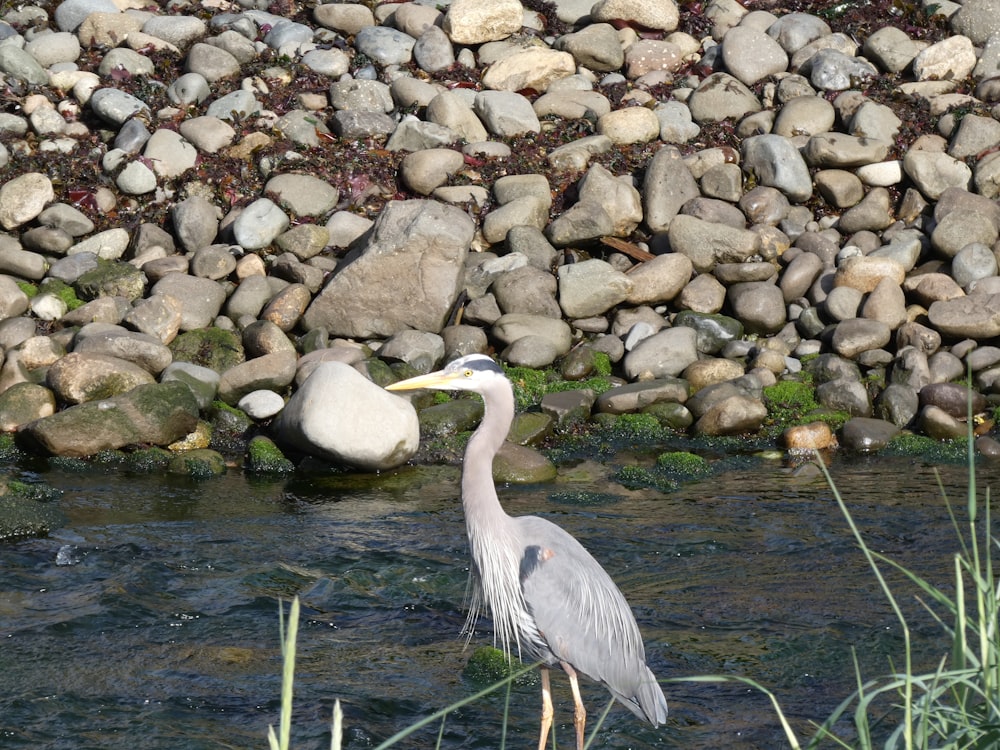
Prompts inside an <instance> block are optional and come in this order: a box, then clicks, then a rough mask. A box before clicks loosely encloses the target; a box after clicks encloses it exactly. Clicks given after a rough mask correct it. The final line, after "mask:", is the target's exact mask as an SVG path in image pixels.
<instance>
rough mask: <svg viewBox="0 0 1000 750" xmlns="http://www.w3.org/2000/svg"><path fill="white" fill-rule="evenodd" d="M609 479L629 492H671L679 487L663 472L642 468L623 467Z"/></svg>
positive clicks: (676, 482)
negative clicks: (642, 490)
mask: <svg viewBox="0 0 1000 750" xmlns="http://www.w3.org/2000/svg"><path fill="white" fill-rule="evenodd" d="M611 478H612V479H613V480H614V481H615V482H618V484H620V485H622V486H623V487H626V488H628V489H630V490H641V489H654V490H659V491H660V492H673V491H675V490H676V489H677V488H678V487H680V482H678V481H676V480H675V479H671V478H670V477H668V476H666V474H665V473H664V472H663V471H660V470H658V469H647V468H644V467H642V466H623V467H621V468H620V469H618V471H616V472H615V473H614V474H613V475H612V477H611Z"/></svg>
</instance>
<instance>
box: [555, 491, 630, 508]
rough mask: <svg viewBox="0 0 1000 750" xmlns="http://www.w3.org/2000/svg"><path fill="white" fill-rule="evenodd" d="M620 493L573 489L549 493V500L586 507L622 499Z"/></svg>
mask: <svg viewBox="0 0 1000 750" xmlns="http://www.w3.org/2000/svg"><path fill="white" fill-rule="evenodd" d="M621 499H622V498H621V496H620V495H613V494H611V493H610V492H591V491H588V490H571V491H567V492H553V493H552V494H551V495H549V501H550V502H553V503H558V504H560V505H574V506H577V507H581V508H586V507H589V506H592V505H611V504H612V503H617V502H619V501H620V500H621Z"/></svg>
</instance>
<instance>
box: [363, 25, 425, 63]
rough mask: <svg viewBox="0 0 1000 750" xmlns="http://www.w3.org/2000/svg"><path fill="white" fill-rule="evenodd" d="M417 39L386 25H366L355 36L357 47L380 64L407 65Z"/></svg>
mask: <svg viewBox="0 0 1000 750" xmlns="http://www.w3.org/2000/svg"><path fill="white" fill-rule="evenodd" d="M416 42H417V40H416V39H414V38H413V37H412V36H410V35H409V34H404V33H403V32H402V31H399V30H397V29H391V28H387V27H385V26H365V27H364V28H363V29H361V30H360V31H359V32H358V34H357V36H356V37H355V38H354V44H355V47H356V48H357V49H358V51H359V52H361V53H362V54H364V55H367V56H368V57H369V58H371V59H372V60H375V61H376V62H377V63H378V64H379V65H382V66H385V65H405V64H406V63H408V62H410V60H411V58H412V56H413V46H414V45H415V44H416Z"/></svg>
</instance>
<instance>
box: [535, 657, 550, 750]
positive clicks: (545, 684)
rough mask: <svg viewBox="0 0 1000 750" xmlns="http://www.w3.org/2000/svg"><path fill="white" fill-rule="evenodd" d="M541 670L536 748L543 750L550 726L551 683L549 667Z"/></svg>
mask: <svg viewBox="0 0 1000 750" xmlns="http://www.w3.org/2000/svg"><path fill="white" fill-rule="evenodd" d="M541 672H542V730H541V734H539V736H538V750H545V743H546V741H548V739H549V730H550V729H551V728H552V685H551V684H550V682H549V668H548V667H541Z"/></svg>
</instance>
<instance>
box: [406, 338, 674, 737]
mask: <svg viewBox="0 0 1000 750" xmlns="http://www.w3.org/2000/svg"><path fill="white" fill-rule="evenodd" d="M388 388H389V390H393V391H402V390H413V389H417V388H431V389H434V390H455V391H473V392H474V393H478V394H479V395H480V396H482V397H483V402H484V405H485V413H484V415H483V420H482V422H481V423H480V425H479V427H478V429H476V431H475V432H474V433H473V434H472V437H471V438H470V439H469V444H468V446H467V447H466V449H465V461H464V463H463V467H462V506H463V509H464V511H465V521H466V531H467V533H468V537H469V547H470V551H471V553H472V566H471V572H472V579H473V580H472V583H473V586H472V599H471V603H470V609H469V617H468V620H467V621H466V632H468V633H470V634H471V632H472V628H473V627H474V625H475V623H476V619H477V618H478V616H479V614H480V612H481V611H482V609H483V607H484V606H486V607H488V608H489V610H490V612H491V614H492V616H493V623H494V632H495V635H496V637H497V638H498V639H499V641H500V644H501V646H502V647H503V649H504V651H505V652H506V653H507V654H508V655H509V654H511V653H512V647H513V648H516V649H517V652H518V655H519V656H520V655H526V656H527V657H529V658H530V659H531V660H535V661H539V662H541V663H542V668H541V675H542V726H541V735H540V738H539V741H538V747H539V750H544V748H545V743H546V739H547V738H548V733H549V729H550V727H551V726H552V714H553V711H552V694H551V688H550V683H549V669H548V668H549V667H553V666H556V665H557V664H558V665H559V666H561V667H562V668H563V669H564V670H565V671H566V674H567V675H569V684H570V688H571V690H572V691H573V702H574V704H575V711H574V721H573V723H574V725H575V727H576V746H577V750H582V748H583V737H584V725H585V723H586V719H587V712H586V709H585V708H584V706H583V701H582V699H581V698H580V688H579V685H578V682H577V673H581V674H584V675H586V676H587V677H590V678H591V679H593V680H595V681H597V682H600V683H603V684H604V685H605V686H606V687H607V688H608V690H610V691H611V694H612V695H613V696H614V697H615V698H617V699H618V700H619V701H621V702H622V703H623V704H624V705H625V706H626V707H627V708H628V709H629V710H631V711H632V712H633V713H634V714H636V715H637V716H638V717H639V718H642V719H646V720H647V721H649V722H650V723H652V725H653V726H659V725H660V724H661V723H663V722H664V721H666V719H667V701H666V698H664V697H663V690H662V689H661V688H660V686H659V684H658V683H657V681H656V677H655V675H653V673H652V672H651V671H650V669H649V667H647V666H646V655H645V649H644V648H643V644H642V636H641V635H640V633H639V627H638V625H636V622H635V617H634V616H633V614H632V610H631V609H630V608H629V606H628V602H626V601H625V597H624V596H622V593H621V591H619V590H618V587H617V586H616V585H615V584H614V581H612V580H611V578H610V576H608V574H607V573H606V572H605V571H604V568H602V567H601V566H600V564H599V563H598V562H597V561H596V560H595V559H594V558H593V557H592V556H591V555H590V553H589V552H587V550H586V549H584V547H583V545H581V544H580V543H579V542H578V541H577V540H576V539H574V538H573V537H572V536H571V535H570V534H568V533H567V532H566V531H563V529H561V528H559V527H558V526H556V525H555V524H554V523H552V522H551V521H548V520H546V519H544V518H539V517H537V516H519V517H512V516H509V515H507V514H506V513H505V512H504V510H503V508H502V507H500V500H499V499H498V498H497V492H496V488H495V487H494V485H493V458H494V456H496V454H497V451H498V450H499V449H500V446H501V445H502V444H503V441H504V439H505V438H506V437H507V432H508V431H509V430H510V425H511V422H512V420H513V419H514V393H513V389H512V388H511V384H510V381H509V380H508V379H507V378H506V376H505V375H504V373H503V370H501V369H500V367H499V366H498V365H497V364H496V363H495V362H494V361H493V360H492V359H490V358H489V357H487V356H485V355H483V354H470V355H468V356H466V357H462V358H460V359H456V360H455V361H454V362H452V363H451V364H449V365H448V366H447V367H445V368H444V369H443V370H440V371H438V372H433V373H430V374H429V375H420V376H418V377H415V378H409V379H408V380H403V381H400V382H398V383H393V384H392V385H390V386H388Z"/></svg>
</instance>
